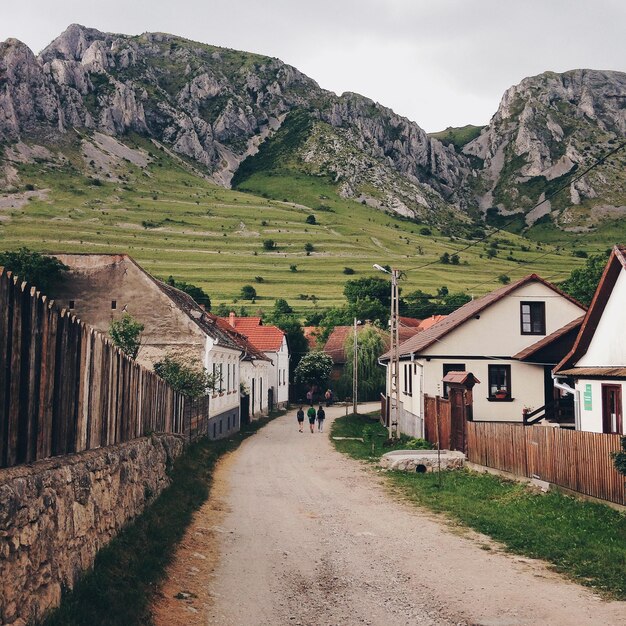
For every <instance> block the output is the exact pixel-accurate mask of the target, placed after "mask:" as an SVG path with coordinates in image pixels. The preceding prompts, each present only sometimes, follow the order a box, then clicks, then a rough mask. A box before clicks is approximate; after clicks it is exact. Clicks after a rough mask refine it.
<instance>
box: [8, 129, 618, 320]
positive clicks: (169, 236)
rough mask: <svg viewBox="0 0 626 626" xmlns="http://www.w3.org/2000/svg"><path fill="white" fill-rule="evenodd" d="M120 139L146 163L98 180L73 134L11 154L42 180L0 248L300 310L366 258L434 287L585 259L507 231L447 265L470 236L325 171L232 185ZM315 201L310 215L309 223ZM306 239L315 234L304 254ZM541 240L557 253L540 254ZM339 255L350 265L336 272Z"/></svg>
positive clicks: (14, 212) (492, 281) (360, 272)
mask: <svg viewBox="0 0 626 626" xmlns="http://www.w3.org/2000/svg"><path fill="white" fill-rule="evenodd" d="M125 142H126V143H127V144H129V145H131V146H135V147H138V148H142V149H144V150H146V151H147V152H149V153H150V154H151V155H152V159H153V160H152V162H151V163H150V164H149V166H148V167H147V168H146V169H145V170H142V169H141V168H139V167H137V166H134V165H132V164H130V163H128V162H123V163H122V164H121V165H119V166H118V167H117V168H116V170H115V172H114V174H115V176H117V177H118V178H119V180H116V181H113V180H111V179H109V178H107V177H106V176H103V175H102V173H100V176H101V184H99V185H95V184H93V181H90V180H89V177H88V176H87V175H86V174H85V172H84V171H83V169H82V168H83V163H82V159H81V158H80V156H79V149H78V145H77V143H76V139H74V140H71V139H70V138H68V139H67V142H66V144H65V145H64V146H62V147H61V148H62V150H63V153H64V154H65V155H66V157H67V158H68V161H67V162H66V163H65V164H63V165H60V166H59V165H52V164H47V163H32V164H18V165H17V166H16V167H17V168H18V170H19V174H20V179H21V181H20V185H21V189H22V190H23V189H24V188H25V187H26V185H29V184H31V185H34V187H35V188H36V189H38V190H42V189H46V190H48V191H46V195H45V197H43V198H34V199H33V200H31V201H29V202H27V203H26V204H25V205H24V206H22V207H15V208H7V209H3V210H1V211H0V217H2V218H3V219H2V220H0V249H16V248H18V247H20V246H27V247H29V248H32V249H35V250H38V251H42V252H101V253H105V252H126V253H128V254H130V255H131V256H133V257H134V258H136V259H137V261H138V262H139V263H141V264H142V266H144V267H145V268H146V269H147V270H148V271H150V272H151V273H153V274H155V275H157V276H162V277H167V276H169V275H170V274H171V275H173V276H174V277H175V278H176V279H178V280H184V281H187V282H190V283H193V284H196V285H198V286H200V287H202V288H203V289H204V290H205V291H206V292H207V293H208V294H209V295H210V296H211V299H212V302H213V303H214V305H217V304H219V303H226V304H228V305H229V306H230V305H236V307H237V308H239V307H240V306H241V305H244V306H246V307H247V309H248V311H249V312H251V313H252V312H255V311H256V310H257V309H258V308H263V309H268V308H270V307H271V306H272V305H273V301H274V299H275V298H277V297H283V298H286V299H287V300H288V302H289V304H290V305H291V306H292V307H294V308H295V310H296V311H297V312H298V313H300V314H304V313H306V312H310V311H311V310H313V309H314V308H315V305H314V304H313V301H312V300H311V299H310V296H312V295H315V296H316V297H317V298H318V301H317V306H318V307H319V308H321V309H324V308H328V307H331V306H337V305H341V304H343V303H344V298H343V286H344V283H345V281H346V280H348V279H351V278H359V277H363V276H371V275H375V274H376V271H375V270H374V269H373V268H372V264H373V263H379V264H382V265H386V264H389V265H392V266H397V267H399V268H401V269H407V268H413V267H417V266H420V265H423V264H425V263H431V262H434V264H433V265H431V266H429V267H428V268H426V269H424V270H421V271H417V272H415V271H413V272H408V273H407V278H406V280H404V281H403V284H402V289H403V290H404V291H405V292H409V291H412V290H415V289H422V290H424V291H426V292H435V291H436V290H437V288H438V287H440V286H442V285H446V286H447V287H448V288H449V289H450V291H460V290H467V289H469V290H471V293H473V294H474V295H475V296H477V295H481V294H483V293H486V292H487V291H490V290H491V289H494V288H496V287H498V286H499V283H498V281H497V277H498V276H499V275H500V274H507V275H509V276H510V277H511V279H512V280H515V279H516V278H519V277H521V276H523V275H525V274H528V273H531V272H537V273H539V274H543V275H550V276H553V277H554V278H555V280H558V279H564V278H566V277H567V276H568V275H569V272H570V271H571V269H572V268H573V267H577V266H579V265H580V264H581V262H580V259H574V258H572V257H571V255H570V254H569V253H568V252H567V251H557V250H556V248H554V247H553V246H552V245H548V244H540V245H535V244H530V243H529V242H528V241H527V240H525V239H523V238H521V237H518V236H516V235H508V234H507V240H508V242H509V243H508V244H502V246H501V248H502V250H501V252H499V256H498V257H497V258H495V259H492V260H488V259H487V258H486V256H485V249H484V247H485V246H484V244H480V245H477V246H476V247H474V248H472V249H470V250H468V251H467V252H463V253H461V265H459V266H449V265H442V264H439V263H438V262H437V260H438V259H439V257H440V256H441V255H442V254H443V253H444V252H448V253H450V254H452V253H454V252H455V251H456V250H457V249H459V248H461V247H463V246H464V245H466V244H467V243H468V241H467V240H464V239H458V240H452V239H451V238H450V237H446V236H443V235H441V233H440V232H439V231H437V229H435V228H433V229H432V232H433V234H432V235H431V236H423V235H420V234H419V231H420V228H421V227H422V226H423V225H420V224H417V223H415V222H413V221H409V220H407V219H400V218H397V217H394V216H392V215H388V214H385V213H384V212H382V211H378V210H375V209H372V208H370V207H367V206H363V205H361V204H360V203H358V202H354V201H351V200H347V199H344V198H341V197H340V196H339V195H338V193H337V191H336V188H335V186H334V185H333V184H332V182H331V181H330V180H329V179H328V178H326V177H322V176H307V175H306V174H304V173H301V174H297V173H294V172H291V171H288V170H287V171H284V172H283V173H281V172H280V171H277V172H269V173H261V174H253V175H252V176H250V177H249V178H247V179H246V180H245V181H244V183H242V187H244V188H243V189H240V190H228V189H224V188H222V187H219V186H217V185H214V184H212V183H211V182H210V181H208V180H206V179H205V178H202V177H201V176H198V175H197V174H196V173H194V172H193V171H191V170H190V169H189V167H188V165H187V164H186V163H185V162H184V161H183V160H182V159H176V158H174V157H171V156H169V155H168V154H167V153H166V152H164V151H162V150H159V149H158V148H157V147H156V146H154V145H153V144H152V143H150V142H148V141H146V140H145V139H143V138H140V137H138V136H129V137H127V138H126V139H125ZM89 175H90V176H92V175H93V173H91V174H89ZM253 190H254V192H255V193H254V194H253V193H252V191H253ZM263 195H265V196H266V197H263ZM284 200H287V201H284ZM311 213H312V214H314V215H315V216H316V218H317V222H318V224H317V225H310V224H307V223H306V217H307V216H308V215H309V214H311ZM269 238H271V239H274V240H275V241H276V242H277V244H278V249H277V250H276V251H275V252H267V251H264V250H263V245H262V244H263V240H264V239H269ZM308 242H310V243H313V244H314V246H315V252H313V253H311V254H310V255H309V256H307V254H306V251H305V249H304V246H305V244H306V243H308ZM522 246H523V247H525V248H526V249H527V251H523V250H522ZM604 247H606V246H604ZM546 251H552V252H553V253H551V254H549V255H548V256H543V255H544V254H545V252H546ZM481 255H482V258H481ZM507 256H512V257H513V258H514V259H516V261H517V260H519V261H520V262H519V263H518V262H516V261H511V260H507ZM291 265H296V266H297V272H292V271H290V266H291ZM346 266H348V267H352V268H354V270H355V275H354V276H346V275H345V274H343V269H344V267H346ZM255 276H262V277H263V279H264V282H263V283H260V284H258V285H255V288H256V289H257V293H258V298H257V301H256V302H255V303H254V304H252V303H250V302H247V301H242V300H240V290H241V287H242V286H243V285H246V284H254V277H255Z"/></svg>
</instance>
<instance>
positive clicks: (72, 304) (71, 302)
mask: <svg viewBox="0 0 626 626" xmlns="http://www.w3.org/2000/svg"><path fill="white" fill-rule="evenodd" d="M68 306H69V308H70V311H71V310H72V309H73V308H74V300H70V303H69V305H68Z"/></svg>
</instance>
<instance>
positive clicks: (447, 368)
mask: <svg viewBox="0 0 626 626" xmlns="http://www.w3.org/2000/svg"><path fill="white" fill-rule="evenodd" d="M464 371H465V363H444V364H443V377H444V378H445V377H446V374H447V373H448V372H464ZM449 390H450V385H448V383H444V384H443V397H444V398H447V397H448V391H449Z"/></svg>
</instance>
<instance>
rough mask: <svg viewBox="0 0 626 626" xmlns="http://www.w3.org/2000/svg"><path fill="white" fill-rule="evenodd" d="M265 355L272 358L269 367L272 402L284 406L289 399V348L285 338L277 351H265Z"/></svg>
mask: <svg viewBox="0 0 626 626" xmlns="http://www.w3.org/2000/svg"><path fill="white" fill-rule="evenodd" d="M265 355H266V356H267V357H268V358H270V359H272V363H273V364H272V365H271V367H270V374H269V376H270V380H269V384H270V386H272V387H274V402H275V403H276V404H277V405H279V406H284V405H286V404H287V402H288V401H289V349H288V347H287V339H286V338H284V337H283V343H282V345H281V347H280V350H278V351H277V352H266V353H265Z"/></svg>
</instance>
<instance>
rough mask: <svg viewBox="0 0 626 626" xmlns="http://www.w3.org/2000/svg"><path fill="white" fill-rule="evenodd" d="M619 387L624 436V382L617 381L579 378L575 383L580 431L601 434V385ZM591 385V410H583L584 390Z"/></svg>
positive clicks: (625, 411) (625, 392) (625, 390)
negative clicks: (577, 395)
mask: <svg viewBox="0 0 626 626" xmlns="http://www.w3.org/2000/svg"><path fill="white" fill-rule="evenodd" d="M603 382H604V383H608V384H611V385H621V387H622V427H623V433H622V434H624V435H626V382H624V381H619V380H605V381H602V380H591V379H585V378H580V379H578V380H577V381H576V390H577V391H578V393H579V397H580V430H586V431H589V432H592V433H601V432H602V383H603ZM587 385H591V409H585V396H584V394H585V389H586V387H587Z"/></svg>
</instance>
